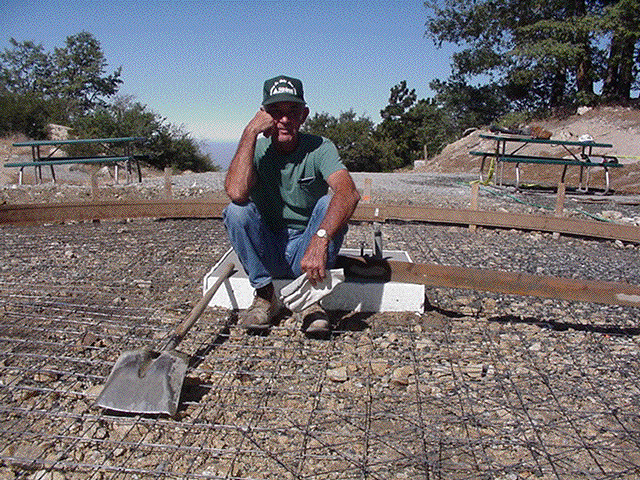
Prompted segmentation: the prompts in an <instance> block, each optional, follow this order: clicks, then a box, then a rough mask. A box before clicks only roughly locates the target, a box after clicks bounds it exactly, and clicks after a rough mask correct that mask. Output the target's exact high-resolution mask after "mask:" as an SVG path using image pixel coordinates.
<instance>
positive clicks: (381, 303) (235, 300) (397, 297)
mask: <svg viewBox="0 0 640 480" xmlns="http://www.w3.org/2000/svg"><path fill="white" fill-rule="evenodd" d="M360 253H361V252H360V251H359V250H354V249H342V250H340V254H342V255H351V256H358V255H360ZM369 253H370V252H369ZM384 257H385V258H388V259H389V260H400V261H404V262H410V261H411V259H410V257H409V255H408V254H407V253H406V252H404V251H400V250H385V251H384ZM229 262H233V263H234V264H235V265H236V270H237V271H236V273H234V274H233V275H232V276H231V277H229V278H228V279H227V280H226V281H225V282H224V283H223V284H222V286H221V287H220V288H219V289H218V291H217V292H216V294H215V295H214V296H213V298H212V299H211V302H210V303H209V305H210V306H212V307H222V308H231V309H235V310H238V309H240V310H241V309H245V308H248V307H249V305H251V302H253V295H254V290H253V288H252V287H251V285H250V284H249V278H248V277H247V274H246V272H245V271H244V269H243V268H242V265H241V264H240V261H239V260H238V257H237V256H236V254H235V252H234V251H233V249H230V250H229V251H228V252H226V253H225V254H224V255H223V257H222V258H221V259H220V260H219V261H218V263H216V265H214V267H213V268H212V269H211V271H210V272H209V273H208V274H207V275H206V276H205V278H204V290H205V291H206V290H207V289H208V288H209V287H210V286H211V285H213V284H214V283H215V281H216V280H217V279H218V276H219V272H220V271H221V270H222V269H223V267H224V266H225V265H227V264H228V263H229ZM290 281H291V280H274V282H273V284H274V287H275V288H276V291H277V292H279V291H280V289H281V288H282V287H284V286H285V285H287V284H288V283H289V282H290ZM425 290H426V287H425V286H424V285H416V284H410V283H401V282H377V281H365V280H361V279H353V278H347V280H346V281H345V282H344V283H341V284H340V285H338V286H337V287H336V288H335V290H334V291H333V292H331V293H330V294H329V295H327V296H326V297H325V298H323V299H322V301H321V304H322V306H323V307H324V308H325V309H327V310H345V311H361V312H422V311H424V303H425V294H426V291H425Z"/></svg>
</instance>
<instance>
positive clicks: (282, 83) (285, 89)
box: [262, 75, 306, 106]
mask: <svg viewBox="0 0 640 480" xmlns="http://www.w3.org/2000/svg"><path fill="white" fill-rule="evenodd" d="M276 102H296V103H302V104H303V105H304V104H306V102H305V101H304V91H303V89H302V82H301V81H300V80H298V79H297V78H291V77H285V76H282V75H281V76H279V77H274V78H270V79H269V80H267V81H265V82H264V88H263V89H262V105H265V106H266V105H271V104H272V103H276Z"/></svg>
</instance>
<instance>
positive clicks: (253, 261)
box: [222, 195, 347, 289]
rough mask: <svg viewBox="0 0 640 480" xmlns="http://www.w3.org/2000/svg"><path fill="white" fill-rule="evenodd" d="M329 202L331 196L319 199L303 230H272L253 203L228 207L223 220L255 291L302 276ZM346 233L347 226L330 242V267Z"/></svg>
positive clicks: (328, 264) (328, 265)
mask: <svg viewBox="0 0 640 480" xmlns="http://www.w3.org/2000/svg"><path fill="white" fill-rule="evenodd" d="M330 200H331V197H330V196H329V195H325V196H324V197H322V198H320V200H318V203H316V206H315V208H314V209H313V213H312V214H311V218H310V219H309V223H308V224H307V228H306V229H304V230H296V229H292V228H283V229H282V230H277V231H274V230H271V229H270V228H269V227H268V226H267V225H266V223H265V222H264V221H263V220H262V215H260V212H259V211H258V207H256V205H255V204H254V203H253V202H247V203H244V204H237V203H230V204H229V205H227V207H226V208H225V209H224V213H223V217H222V218H223V221H224V225H225V227H226V229H227V233H228V234H229V240H230V241H231V245H232V246H233V249H234V250H235V252H236V255H238V258H239V259H240V262H241V263H242V266H243V267H244V269H245V271H246V272H247V275H248V276H249V283H250V284H251V286H252V287H253V288H256V289H257V288H261V287H264V286H266V285H268V284H269V283H271V281H272V279H274V278H296V277H299V276H300V275H302V271H301V270H300V261H301V260H302V257H303V256H304V253H305V251H306V250H307V246H308V245H309V242H310V241H311V237H312V236H313V235H315V233H316V231H318V228H320V224H321V223H322V220H323V219H324V216H325V214H326V213H327V209H328V208H329V202H330ZM346 233H347V227H344V229H342V231H340V232H339V233H337V234H336V235H335V236H334V237H333V238H332V239H331V241H330V242H329V249H328V255H327V268H332V267H333V265H334V264H335V261H336V257H337V255H338V252H339V251H340V247H341V246H342V240H343V239H344V235H345V234H346Z"/></svg>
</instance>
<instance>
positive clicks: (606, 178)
mask: <svg viewBox="0 0 640 480" xmlns="http://www.w3.org/2000/svg"><path fill="white" fill-rule="evenodd" d="M602 168H604V184H605V187H604V195H606V194H608V193H609V169H608V168H607V167H606V166H603V167H602Z"/></svg>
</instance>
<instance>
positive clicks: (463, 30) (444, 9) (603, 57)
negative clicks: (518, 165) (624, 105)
mask: <svg viewBox="0 0 640 480" xmlns="http://www.w3.org/2000/svg"><path fill="white" fill-rule="evenodd" d="M425 6H426V7H427V9H428V11H429V15H428V20H427V34H428V35H430V36H431V38H432V39H433V40H434V41H435V42H436V44H439V45H441V44H442V43H443V42H451V43H454V44H457V45H460V46H462V47H463V48H462V50H461V51H460V52H458V53H456V54H454V56H453V75H452V78H451V79H450V82H448V83H447V84H440V86H441V87H442V86H443V85H447V86H448V87H452V86H454V85H456V84H458V85H463V86H464V88H465V89H466V88H467V87H468V85H469V84H473V83H472V82H473V81H474V80H478V79H480V81H483V80H486V79H488V80H489V83H491V84H493V85H494V86H495V87H496V88H499V89H500V90H501V94H502V95H503V96H504V98H505V99H506V100H508V101H510V102H511V108H512V109H515V108H526V109H529V110H536V109H537V110H544V109H552V110H560V109H564V108H570V107H575V106H576V105H578V104H592V103H594V102H596V101H597V100H599V97H598V95H596V94H595V93H594V85H595V84H597V83H600V82H603V83H604V86H603V91H602V95H603V97H605V99H617V100H618V101H628V100H629V99H630V92H631V88H632V87H633V85H637V80H636V75H637V69H638V62H639V59H638V46H639V45H638V38H639V35H638V34H639V29H640V15H639V10H640V7H639V4H638V1H637V0H572V1H570V2H566V1H563V0H548V1H547V0H545V1H542V0H534V1H531V0H526V1H525V0H478V1H475V2H459V1H457V0H438V1H435V0H433V1H432V0H429V1H427V2H426V3H425ZM607 52H608V55H607Z"/></svg>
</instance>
